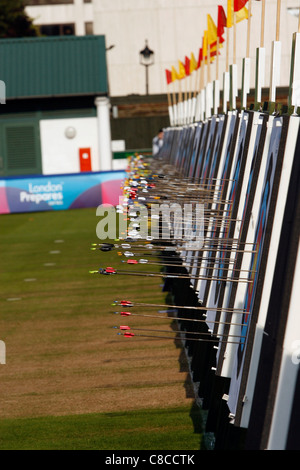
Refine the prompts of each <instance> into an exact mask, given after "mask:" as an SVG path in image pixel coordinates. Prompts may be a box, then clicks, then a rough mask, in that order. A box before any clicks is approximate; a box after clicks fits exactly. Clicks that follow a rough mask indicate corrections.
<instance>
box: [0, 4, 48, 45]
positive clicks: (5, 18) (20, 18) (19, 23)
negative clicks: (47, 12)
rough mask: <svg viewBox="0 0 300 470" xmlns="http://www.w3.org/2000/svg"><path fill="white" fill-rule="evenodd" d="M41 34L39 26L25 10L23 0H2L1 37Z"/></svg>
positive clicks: (0, 12)
mask: <svg viewBox="0 0 300 470" xmlns="http://www.w3.org/2000/svg"><path fill="white" fill-rule="evenodd" d="M39 35H40V34H39V30H38V28H37V27H36V26H35V25H34V24H33V20H32V19H31V18H30V17H29V16H28V15H27V13H26V11H25V5H24V3H23V0H0V38H21V37H28V36H29V37H34V36H39Z"/></svg>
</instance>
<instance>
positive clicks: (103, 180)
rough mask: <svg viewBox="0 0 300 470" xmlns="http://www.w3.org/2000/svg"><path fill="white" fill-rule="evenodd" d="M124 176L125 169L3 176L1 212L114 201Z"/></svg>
mask: <svg viewBox="0 0 300 470" xmlns="http://www.w3.org/2000/svg"><path fill="white" fill-rule="evenodd" d="M124 178H125V172H124V171H105V172H91V173H76V174H65V175H46V176H44V175H39V176H26V177H15V178H12V177H8V178H4V179H1V180H0V214H8V213H18V212H36V211H51V210H66V209H78V208H84V207H97V206H98V205H100V204H112V205H116V204H118V203H119V196H121V195H122V190H121V185H122V182H123V180H124Z"/></svg>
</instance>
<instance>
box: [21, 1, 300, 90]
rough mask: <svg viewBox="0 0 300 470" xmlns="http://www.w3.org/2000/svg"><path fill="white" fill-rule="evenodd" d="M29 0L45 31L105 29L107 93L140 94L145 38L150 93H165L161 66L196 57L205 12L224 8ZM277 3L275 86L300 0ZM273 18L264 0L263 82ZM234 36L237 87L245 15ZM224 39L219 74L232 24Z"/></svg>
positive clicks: (256, 23) (256, 37)
mask: <svg viewBox="0 0 300 470" xmlns="http://www.w3.org/2000/svg"><path fill="white" fill-rule="evenodd" d="M28 3H30V6H28V7H27V11H28V14H29V15H30V16H31V17H33V18H34V19H35V23H36V24H39V25H43V29H42V30H43V31H46V32H47V26H50V25H60V26H59V27H60V30H61V31H62V30H63V29H64V26H65V31H67V32H68V25H71V26H72V28H73V31H74V33H75V34H76V35H83V34H91V33H94V34H103V35H105V37H106V45H107V48H111V50H109V51H108V52H107V62H108V75H109V82H110V94H111V96H124V95H128V94H145V81H146V78H145V67H144V66H142V65H141V64H140V51H141V50H142V49H143V48H144V47H145V40H147V41H148V45H149V48H150V49H151V50H153V51H154V64H153V65H151V66H150V67H149V68H148V70H149V93H150V94H161V93H166V91H167V84H166V78H165V69H170V68H171V66H172V65H174V66H175V68H177V69H178V60H181V61H184V58H185V56H188V57H190V55H191V53H192V52H193V53H194V55H195V57H196V58H198V52H199V48H201V46H202V38H203V33H204V31H205V29H207V14H210V15H211V17H212V19H213V20H214V22H215V23H217V11H218V9H217V6H218V5H221V6H223V8H224V10H225V12H227V0H219V2H214V1H211V0H147V1H146V0H27V4H28ZM280 4H281V7H280V23H279V24H280V28H279V40H280V41H281V42H282V50H281V74H280V82H279V84H278V86H288V85H289V75H290V56H291V48H292V34H293V33H294V32H297V31H298V18H297V15H298V12H299V0H281V2H280ZM246 6H249V2H248V3H247V5H246ZM292 10H294V15H293V14H292ZM261 11H262V1H257V0H251V12H252V16H251V22H250V26H251V27H250V53H249V56H250V58H251V82H250V86H251V88H253V87H254V84H255V54H256V48H257V47H259V46H260V43H261V17H262V15H261ZM276 18H277V0H266V15H265V22H264V36H263V38H264V47H265V50H266V62H265V86H266V87H268V86H269V84H270V67H271V60H270V57H271V49H272V42H273V41H274V40H275V39H276ZM226 32H227V33H228V37H227V36H226ZM62 33H63V31H62ZM236 38H237V40H236V64H237V70H238V88H240V87H241V73H242V71H241V70H242V66H241V63H242V59H243V58H244V57H245V56H246V44H247V20H244V21H242V22H240V23H238V24H237V25H236ZM277 38H278V37H277ZM225 39H227V41H225V43H224V47H223V49H222V51H221V55H220V62H219V71H220V74H222V73H223V72H224V71H225V67H226V65H225V64H226V44H227V43H228V45H229V62H230V63H231V62H232V61H233V56H234V55H233V54H234V52H233V50H234V49H233V43H234V37H233V28H228V29H226V30H225ZM111 46H114V47H111ZM211 73H212V79H214V78H215V77H214V74H215V73H216V66H215V64H213V66H212V67H211ZM193 87H194V85H192V88H193Z"/></svg>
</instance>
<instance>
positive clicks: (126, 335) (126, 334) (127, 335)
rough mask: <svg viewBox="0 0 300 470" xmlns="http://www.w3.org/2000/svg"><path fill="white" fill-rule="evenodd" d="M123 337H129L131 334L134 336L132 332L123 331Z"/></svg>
mask: <svg viewBox="0 0 300 470" xmlns="http://www.w3.org/2000/svg"><path fill="white" fill-rule="evenodd" d="M123 336H124V337H125V338H131V337H132V336H134V334H133V333H124V335H123Z"/></svg>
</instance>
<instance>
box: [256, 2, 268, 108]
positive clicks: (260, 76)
mask: <svg viewBox="0 0 300 470" xmlns="http://www.w3.org/2000/svg"><path fill="white" fill-rule="evenodd" d="M265 5H266V2H265V0H262V5H261V28H260V47H258V48H257V49H256V76H255V99H254V109H255V110H259V109H260V108H261V101H262V97H261V90H262V87H263V85H264V80H265V56H266V52H265V47H264V43H265V40H264V34H265Z"/></svg>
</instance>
